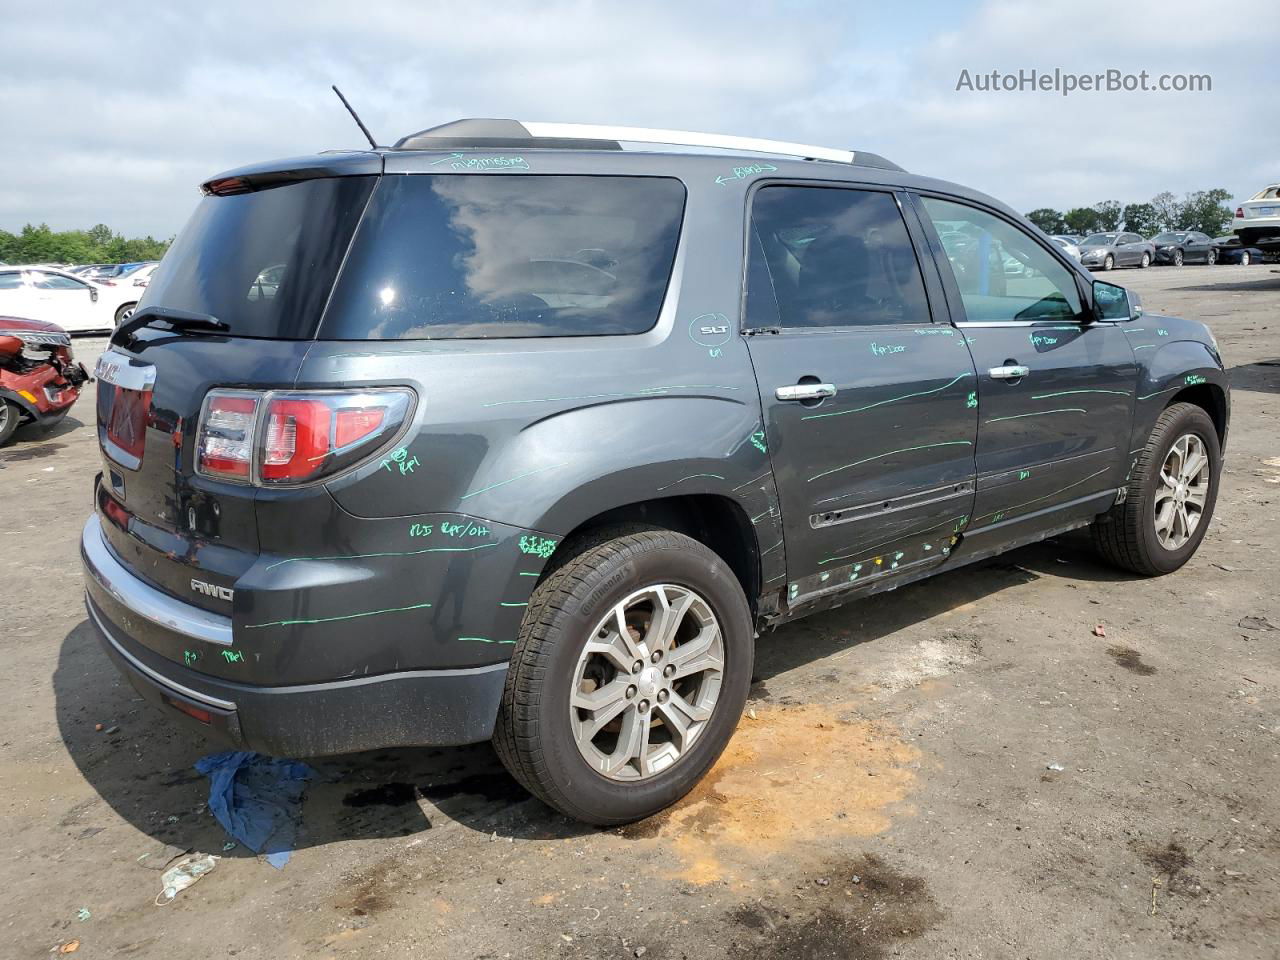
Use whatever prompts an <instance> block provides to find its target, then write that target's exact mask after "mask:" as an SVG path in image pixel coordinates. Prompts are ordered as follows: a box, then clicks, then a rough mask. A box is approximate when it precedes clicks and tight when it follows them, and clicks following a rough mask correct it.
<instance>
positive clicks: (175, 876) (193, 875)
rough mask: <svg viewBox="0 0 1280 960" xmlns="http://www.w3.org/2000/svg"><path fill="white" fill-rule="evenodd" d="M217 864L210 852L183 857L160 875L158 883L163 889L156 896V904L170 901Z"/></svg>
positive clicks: (159, 904) (161, 904)
mask: <svg viewBox="0 0 1280 960" xmlns="http://www.w3.org/2000/svg"><path fill="white" fill-rule="evenodd" d="M217 865H218V858H217V857H215V856H214V855H213V854H211V853H206V854H204V855H203V856H195V855H192V856H189V857H183V858H182V859H181V860H179V861H178V862H177V863H175V864H174V865H173V866H172V867H170V868H169V869H168V870H166V871H165V872H164V873H162V874H161V875H160V885H161V887H162V888H163V889H162V890H161V891H160V894H159V895H158V896H157V897H156V906H158V907H162V906H164V905H165V904H166V903H172V902H173V898H174V897H176V896H177V895H178V894H179V893H181V892H182V891H183V890H185V889H187V887H189V886H191V885H192V884H193V883H195V882H196V881H197V880H199V879H200V878H201V877H203V876H204V875H205V874H206V873H209V872H210V871H211V870H213V868H214V867H216V866H217Z"/></svg>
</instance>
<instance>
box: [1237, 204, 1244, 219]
mask: <svg viewBox="0 0 1280 960" xmlns="http://www.w3.org/2000/svg"><path fill="white" fill-rule="evenodd" d="M1236 219H1237V220H1243V219H1244V207H1236Z"/></svg>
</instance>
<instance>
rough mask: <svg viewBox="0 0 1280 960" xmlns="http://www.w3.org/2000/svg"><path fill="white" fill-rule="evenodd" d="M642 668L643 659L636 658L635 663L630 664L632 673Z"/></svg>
mask: <svg viewBox="0 0 1280 960" xmlns="http://www.w3.org/2000/svg"><path fill="white" fill-rule="evenodd" d="M643 669H644V661H643V660H637V661H636V662H635V663H633V664H632V665H631V672H632V673H639V672H640V671H641V670H643Z"/></svg>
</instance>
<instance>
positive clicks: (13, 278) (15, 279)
mask: <svg viewBox="0 0 1280 960" xmlns="http://www.w3.org/2000/svg"><path fill="white" fill-rule="evenodd" d="M21 286H22V274H20V273H18V272H17V271H16V270H15V271H12V272H10V273H0V290H17V289H19V288H20V287H21Z"/></svg>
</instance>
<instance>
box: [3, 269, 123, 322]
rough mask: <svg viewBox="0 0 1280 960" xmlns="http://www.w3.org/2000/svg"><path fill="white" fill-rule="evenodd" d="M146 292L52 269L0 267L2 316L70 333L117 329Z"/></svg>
mask: <svg viewBox="0 0 1280 960" xmlns="http://www.w3.org/2000/svg"><path fill="white" fill-rule="evenodd" d="M142 292H143V291H142V290H141V289H140V288H136V287H133V286H105V285H103V284H100V283H94V282H93V281H92V280H84V279H82V278H80V277H77V276H75V275H74V274H71V273H68V272H66V271H65V270H54V269H51V268H49V267H0V315H3V316H9V317H23V318H25V319H28V320H47V321H49V322H50V323H56V324H57V325H58V326H60V327H62V329H64V330H66V331H67V332H68V333H87V332H90V331H96V330H112V329H114V328H115V327H116V326H118V325H119V324H120V323H122V322H123V321H124V320H127V319H128V318H129V315H130V314H131V313H133V308H134V307H135V306H136V305H137V302H138V298H139V296H141V294H142Z"/></svg>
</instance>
